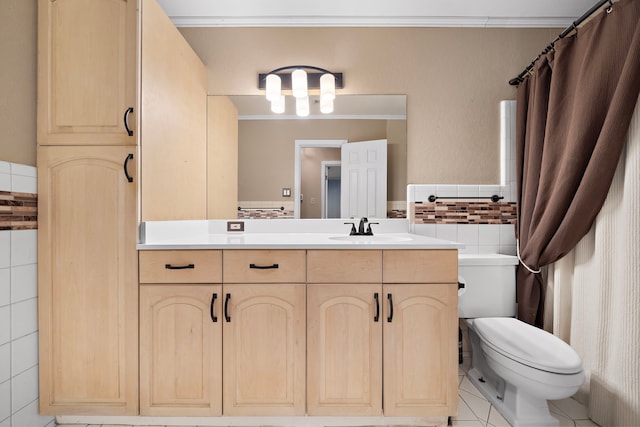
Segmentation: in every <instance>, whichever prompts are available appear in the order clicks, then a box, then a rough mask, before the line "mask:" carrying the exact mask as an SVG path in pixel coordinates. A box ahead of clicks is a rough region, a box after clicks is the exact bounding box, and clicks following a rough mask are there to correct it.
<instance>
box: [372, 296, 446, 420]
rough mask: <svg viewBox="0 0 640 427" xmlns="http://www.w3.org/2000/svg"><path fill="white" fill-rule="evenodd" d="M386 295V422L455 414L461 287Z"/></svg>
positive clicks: (384, 321)
mask: <svg viewBox="0 0 640 427" xmlns="http://www.w3.org/2000/svg"><path fill="white" fill-rule="evenodd" d="M383 290H384V299H385V303H384V308H385V309H384V319H383V324H384V326H383V328H384V331H383V336H384V338H383V339H384V403H383V405H384V414H385V416H449V415H453V414H455V413H456V410H457V344H456V341H457V333H458V331H457V329H458V318H457V286H456V285H455V284H393V285H383Z"/></svg>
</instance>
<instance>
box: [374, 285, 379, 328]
mask: <svg viewBox="0 0 640 427" xmlns="http://www.w3.org/2000/svg"><path fill="white" fill-rule="evenodd" d="M373 299H375V300H376V315H375V316H374V317H373V321H374V322H377V321H379V320H380V298H378V293H377V292H376V293H374V294H373Z"/></svg>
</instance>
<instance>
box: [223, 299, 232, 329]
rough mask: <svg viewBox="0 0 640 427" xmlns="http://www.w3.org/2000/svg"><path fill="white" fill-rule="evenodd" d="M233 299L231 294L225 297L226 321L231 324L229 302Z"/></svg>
mask: <svg viewBox="0 0 640 427" xmlns="http://www.w3.org/2000/svg"><path fill="white" fill-rule="evenodd" d="M230 299H231V294H227V295H226V296H225V297H224V320H226V321H227V323H229V322H231V317H229V312H228V310H229V300H230Z"/></svg>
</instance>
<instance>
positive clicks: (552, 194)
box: [516, 0, 640, 326]
mask: <svg viewBox="0 0 640 427" xmlns="http://www.w3.org/2000/svg"><path fill="white" fill-rule="evenodd" d="M639 92H640V0H621V1H620V2H618V3H615V4H614V5H613V7H612V8H611V11H610V13H607V12H602V13H601V14H600V15H598V16H596V17H595V18H593V19H592V20H591V21H589V22H587V23H586V24H584V25H583V26H582V27H580V28H578V30H577V33H576V34H575V35H573V36H571V37H566V38H564V39H562V40H560V41H558V42H557V43H556V45H555V50H554V51H552V52H550V53H548V54H547V55H544V56H543V57H542V58H540V60H538V61H537V63H536V64H535V68H534V71H533V73H532V74H531V75H530V76H529V77H527V78H525V80H524V81H523V82H522V83H521V84H520V85H519V86H518V92H517V113H516V155H517V157H516V161H517V164H516V169H517V180H518V191H519V192H518V230H517V236H518V239H519V247H520V257H521V259H522V262H523V263H524V264H525V265H526V267H525V266H524V265H522V264H520V265H519V266H518V270H517V298H518V318H519V319H521V320H523V321H525V322H527V323H531V324H535V325H537V326H542V320H543V302H544V283H543V277H542V275H541V274H540V273H534V272H532V271H538V270H539V269H540V267H543V266H545V265H548V264H550V263H553V262H555V261H557V260H559V259H560V258H562V257H563V256H564V255H566V254H567V253H568V252H569V251H571V250H572V249H573V248H574V247H575V245H576V244H577V243H578V242H579V241H580V239H581V238H582V237H583V236H584V235H585V234H586V233H587V232H588V231H589V229H590V228H591V225H592V223H593V221H594V219H595V217H596V215H597V214H598V212H599V211H600V208H601V207H602V204H603V203H604V200H605V198H606V196H607V192H608V190H609V186H610V185H611V180H612V179H613V175H614V172H615V170H616V166H617V164H618V160H619V157H620V153H621V152H622V148H623V147H624V143H625V139H626V134H627V131H628V128H629V123H630V121H631V117H632V115H633V111H634V107H635V105H636V101H637V99H638V93H639ZM527 267H528V268H527ZM530 270H532V271H530Z"/></svg>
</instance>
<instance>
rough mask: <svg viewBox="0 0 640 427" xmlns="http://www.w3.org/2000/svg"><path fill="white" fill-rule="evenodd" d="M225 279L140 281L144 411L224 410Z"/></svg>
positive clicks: (187, 412) (193, 412) (190, 413)
mask: <svg viewBox="0 0 640 427" xmlns="http://www.w3.org/2000/svg"><path fill="white" fill-rule="evenodd" d="M221 296H222V286H221V285H184V284H174V285H141V286H140V414H141V415H148V416H203V417H204V416H217V415H221V414H222V349H221V345H222V320H223V318H222V316H221V312H220V310H221V307H222V304H221V302H220V298H221Z"/></svg>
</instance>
